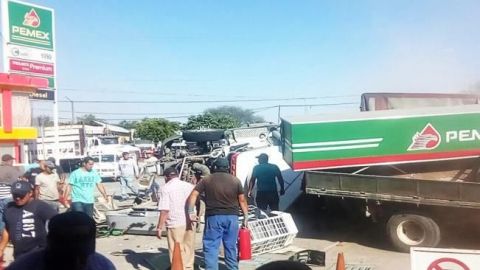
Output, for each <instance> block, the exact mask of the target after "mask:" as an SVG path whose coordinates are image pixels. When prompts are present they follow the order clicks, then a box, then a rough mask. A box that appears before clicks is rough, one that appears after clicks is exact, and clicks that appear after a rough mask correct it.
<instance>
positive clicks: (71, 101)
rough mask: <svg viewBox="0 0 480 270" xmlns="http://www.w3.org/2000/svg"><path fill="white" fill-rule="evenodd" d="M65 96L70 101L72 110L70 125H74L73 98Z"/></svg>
mask: <svg viewBox="0 0 480 270" xmlns="http://www.w3.org/2000/svg"><path fill="white" fill-rule="evenodd" d="M65 98H66V99H67V100H68V101H70V105H71V111H72V125H74V124H75V105H74V102H73V100H71V99H70V98H69V97H67V96H65Z"/></svg>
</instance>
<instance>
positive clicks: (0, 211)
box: [0, 198, 13, 233]
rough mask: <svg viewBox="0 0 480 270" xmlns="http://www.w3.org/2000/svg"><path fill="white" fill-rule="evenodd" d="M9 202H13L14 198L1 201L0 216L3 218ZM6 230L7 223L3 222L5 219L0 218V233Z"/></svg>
mask: <svg viewBox="0 0 480 270" xmlns="http://www.w3.org/2000/svg"><path fill="white" fill-rule="evenodd" d="M9 202H13V199H12V198H5V199H0V215H1V216H2V217H3V212H4V210H5V207H7V204H8V203H9ZM3 229H5V222H4V221H3V218H0V233H1V232H2V231H3Z"/></svg>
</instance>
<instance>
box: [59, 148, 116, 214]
mask: <svg viewBox="0 0 480 270" xmlns="http://www.w3.org/2000/svg"><path fill="white" fill-rule="evenodd" d="M94 164H95V162H94V160H93V158H91V157H86V158H84V159H83V166H82V167H80V168H78V169H76V170H75V171H73V172H72V173H71V174H70V176H69V177H68V187H67V192H66V194H67V198H68V195H71V197H72V205H71V209H72V211H79V212H84V213H85V214H87V215H88V216H90V217H93V204H94V203H95V197H94V194H95V187H97V188H98V191H100V193H101V194H102V196H103V197H104V198H105V200H108V198H107V192H106V191H105V187H104V186H103V184H102V183H101V182H102V178H101V177H100V175H99V174H98V173H97V171H96V170H94V169H93V165H94Z"/></svg>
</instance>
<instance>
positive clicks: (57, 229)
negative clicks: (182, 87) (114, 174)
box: [0, 153, 285, 270]
mask: <svg viewBox="0 0 480 270" xmlns="http://www.w3.org/2000/svg"><path fill="white" fill-rule="evenodd" d="M1 159H2V163H1V164H0V214H1V217H2V218H1V220H0V231H1V240H0V256H2V258H3V253H4V251H5V248H6V246H7V244H8V242H11V243H12V245H13V256H14V259H15V260H14V263H12V264H11V265H10V266H9V268H8V269H25V268H22V266H25V265H27V264H32V263H33V264H34V265H38V268H29V269H91V270H94V269H115V267H114V266H113V264H111V262H109V261H108V259H106V258H105V257H103V256H101V255H99V254H97V253H95V222H94V221H93V219H92V217H93V210H94V202H95V197H94V194H95V189H97V190H98V191H99V192H100V194H101V195H102V196H103V197H104V198H105V199H106V200H108V197H107V192H106V190H105V187H104V186H103V184H102V179H101V177H100V175H99V174H98V173H97V172H96V171H95V170H94V169H93V166H94V160H93V159H92V158H91V157H86V158H84V159H83V163H82V166H81V167H80V168H78V169H77V170H75V171H73V172H71V173H70V175H69V176H68V179H67V177H66V175H65V173H63V171H62V170H61V168H59V167H58V166H56V165H55V160H42V161H37V165H38V166H32V168H30V169H29V170H28V171H27V173H23V172H22V171H21V170H20V169H19V168H18V167H15V166H13V161H14V158H13V157H12V156H11V155H8V154H6V155H3V156H2V158H1ZM149 159H151V160H149ZM153 159H154V157H153V156H152V155H151V156H147V159H146V161H147V162H146V164H147V166H145V169H144V170H146V171H147V170H148V171H147V172H146V173H152V174H156V173H158V172H159V170H158V168H157V166H158V163H157V162H156V160H153ZM258 160H259V164H258V165H257V166H256V167H255V168H254V170H253V174H252V181H251V182H250V186H249V187H248V190H246V192H244V189H243V186H242V183H241V181H240V180H239V179H238V178H236V177H235V176H233V175H231V174H230V173H229V162H228V160H227V159H225V158H218V159H217V160H216V161H215V162H214V164H213V168H211V169H212V172H210V170H209V169H205V168H201V169H200V170H198V171H196V173H195V179H194V181H192V183H189V182H186V181H181V180H180V179H179V177H178V172H177V170H176V169H175V168H174V167H171V168H166V169H165V170H164V173H163V174H164V178H165V184H164V185H162V186H161V187H159V186H158V183H154V185H156V186H157V189H158V209H159V211H160V215H159V220H158V225H157V237H158V238H160V239H162V231H163V230H164V229H166V231H167V237H166V238H167V243H168V248H169V256H170V260H172V257H173V251H174V246H175V243H179V244H180V249H181V254H182V260H183V265H184V268H185V269H194V259H195V233H196V231H197V226H198V222H199V221H200V218H201V216H203V215H204V217H203V218H204V220H205V225H204V230H203V239H202V246H203V254H204V262H205V269H218V254H219V248H220V245H221V244H223V249H224V254H225V257H224V258H225V264H226V267H227V268H228V269H238V250H237V237H238V231H239V226H245V227H248V219H249V213H248V206H247V199H246V197H247V196H248V197H250V196H253V194H252V193H253V188H254V186H255V184H256V185H257V195H256V202H257V205H258V207H259V208H261V209H262V210H278V201H279V197H278V196H279V194H278V191H277V181H278V184H279V185H280V195H283V194H284V193H285V189H284V183H283V182H284V181H283V178H282V175H281V173H280V170H279V168H278V167H277V166H276V165H273V164H269V163H268V156H267V155H266V154H261V155H260V156H258ZM119 171H120V183H121V198H120V199H121V200H124V199H127V198H128V193H127V191H128V189H129V190H130V191H131V193H133V195H135V196H136V195H138V189H137V188H136V187H135V180H136V179H138V178H139V174H140V172H139V168H138V165H137V162H135V161H134V160H133V159H131V158H130V157H129V154H128V153H123V155H122V159H121V160H120V161H119ZM63 198H69V199H70V200H65V199H63ZM60 207H65V208H67V209H69V211H68V212H67V213H65V214H59V209H60ZM240 213H241V215H243V219H241V220H242V223H241V224H240V225H239V214H240ZM47 228H48V230H47ZM67 228H72V229H71V230H70V229H67ZM47 232H48V233H47ZM68 239H78V240H82V241H84V245H80V246H76V245H73V244H72V243H73V242H71V241H68ZM68 250H71V251H72V252H73V253H74V254H72V253H71V252H68ZM53 256H60V257H61V258H65V260H63V259H62V260H60V261H58V262H53V261H52V260H51V259H52V258H53ZM40 261H41V262H40ZM37 262H38V263H37ZM69 263H70V264H69ZM67 266H68V267H67ZM87 266H88V267H87ZM94 266H102V268H95V267H94ZM82 267H83V268H82Z"/></svg>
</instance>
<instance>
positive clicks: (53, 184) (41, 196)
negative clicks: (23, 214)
mask: <svg viewBox="0 0 480 270" xmlns="http://www.w3.org/2000/svg"><path fill="white" fill-rule="evenodd" d="M40 166H41V169H42V172H41V173H40V174H38V175H37V176H36V177H35V190H34V195H35V199H37V200H42V201H44V202H46V203H48V204H49V205H50V206H52V208H53V209H55V210H56V211H57V212H58V208H59V206H60V204H59V202H58V199H59V197H60V194H59V187H60V177H58V174H57V173H56V172H54V171H53V170H54V169H55V164H54V163H52V162H51V161H49V160H47V161H45V162H43V163H42V164H41V165H40Z"/></svg>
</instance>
